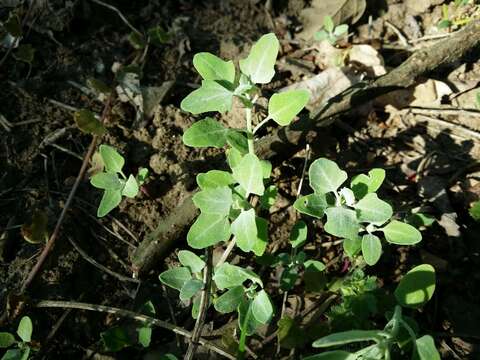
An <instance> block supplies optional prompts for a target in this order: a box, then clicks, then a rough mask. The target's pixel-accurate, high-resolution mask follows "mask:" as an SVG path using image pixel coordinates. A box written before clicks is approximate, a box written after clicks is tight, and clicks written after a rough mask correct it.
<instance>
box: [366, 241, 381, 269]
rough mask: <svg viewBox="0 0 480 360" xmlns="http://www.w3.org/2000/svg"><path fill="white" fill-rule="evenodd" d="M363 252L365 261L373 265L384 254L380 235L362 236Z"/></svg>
mask: <svg viewBox="0 0 480 360" xmlns="http://www.w3.org/2000/svg"><path fill="white" fill-rule="evenodd" d="M362 254H363V258H364V260H365V262H366V263H367V264H368V265H370V266H373V265H375V264H376V263H377V262H378V260H379V259H380V256H381V255H382V243H381V241H380V239H379V238H378V236H375V235H373V234H365V235H363V237H362Z"/></svg>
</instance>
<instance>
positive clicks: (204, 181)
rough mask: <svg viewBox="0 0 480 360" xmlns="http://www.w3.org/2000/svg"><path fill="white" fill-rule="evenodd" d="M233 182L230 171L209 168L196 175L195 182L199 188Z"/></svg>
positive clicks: (220, 185)
mask: <svg viewBox="0 0 480 360" xmlns="http://www.w3.org/2000/svg"><path fill="white" fill-rule="evenodd" d="M234 182H235V180H234V179H233V176H232V174H231V173H229V172H226V171H221V170H210V171H209V172H206V173H201V174H198V175H197V184H198V186H199V187H200V189H202V190H205V189H207V188H217V187H222V186H228V185H231V184H233V183H234Z"/></svg>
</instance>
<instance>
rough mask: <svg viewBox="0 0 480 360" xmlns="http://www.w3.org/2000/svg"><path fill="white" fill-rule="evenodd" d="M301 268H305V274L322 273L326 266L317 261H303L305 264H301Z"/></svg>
mask: <svg viewBox="0 0 480 360" xmlns="http://www.w3.org/2000/svg"><path fill="white" fill-rule="evenodd" d="M303 266H304V267H305V272H317V273H318V272H322V271H324V270H325V268H326V266H325V264H324V263H322V262H321V261H318V260H312V259H310V260H307V261H305V263H304V264H303Z"/></svg>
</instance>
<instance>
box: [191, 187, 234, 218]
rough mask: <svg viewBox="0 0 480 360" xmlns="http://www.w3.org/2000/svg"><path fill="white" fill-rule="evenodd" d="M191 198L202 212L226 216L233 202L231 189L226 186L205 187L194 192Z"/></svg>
mask: <svg viewBox="0 0 480 360" xmlns="http://www.w3.org/2000/svg"><path fill="white" fill-rule="evenodd" d="M192 200H193V203H194V204H195V206H196V207H198V208H199V209H200V210H201V212H202V213H204V214H219V215H223V216H227V215H228V213H229V212H230V206H232V202H233V198H232V190H231V189H230V188H229V187H228V186H222V187H216V188H206V189H205V190H202V191H199V192H198V193H196V194H195V195H194V196H193V198H192Z"/></svg>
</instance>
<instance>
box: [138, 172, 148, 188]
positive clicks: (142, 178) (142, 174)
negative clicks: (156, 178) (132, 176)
mask: <svg viewBox="0 0 480 360" xmlns="http://www.w3.org/2000/svg"><path fill="white" fill-rule="evenodd" d="M147 177H148V169H147V168H140V169H138V173H137V177H136V180H137V183H138V185H143V183H144V182H145V181H146V180H147Z"/></svg>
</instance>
